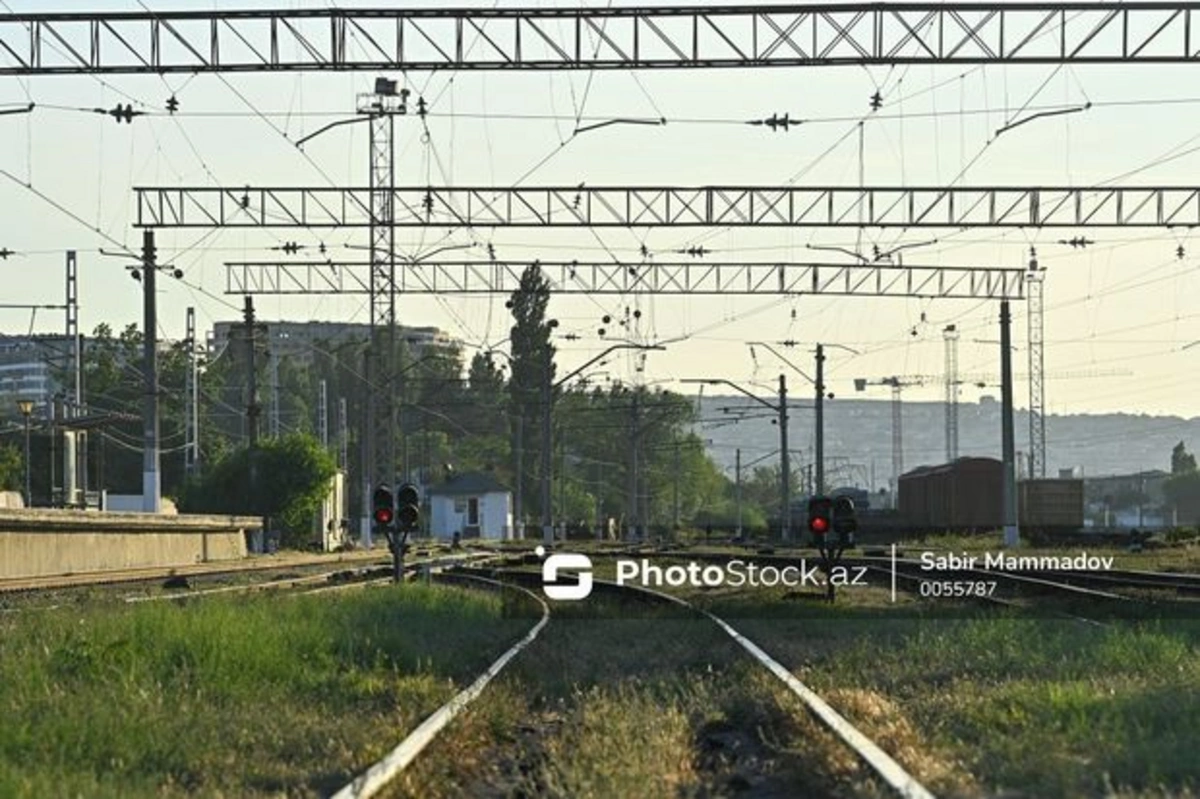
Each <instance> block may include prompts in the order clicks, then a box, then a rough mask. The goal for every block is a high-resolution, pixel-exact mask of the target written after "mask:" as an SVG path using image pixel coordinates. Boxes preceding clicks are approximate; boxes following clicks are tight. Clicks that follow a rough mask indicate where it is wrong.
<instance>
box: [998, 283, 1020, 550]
mask: <svg viewBox="0 0 1200 799" xmlns="http://www.w3.org/2000/svg"><path fill="white" fill-rule="evenodd" d="M1000 427H1001V439H1002V440H1001V448H1002V453H1003V459H1004V546H1006V547H1015V546H1017V545H1018V544H1019V543H1020V540H1021V539H1020V533H1019V531H1018V529H1017V473H1016V449H1017V447H1016V439H1015V438H1014V430H1013V376H1012V315H1011V312H1010V311H1009V307H1008V300H1002V301H1001V302H1000Z"/></svg>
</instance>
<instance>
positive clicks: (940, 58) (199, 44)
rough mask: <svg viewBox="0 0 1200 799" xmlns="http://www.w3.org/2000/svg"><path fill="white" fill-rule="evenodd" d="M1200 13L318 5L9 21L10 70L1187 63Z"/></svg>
mask: <svg viewBox="0 0 1200 799" xmlns="http://www.w3.org/2000/svg"><path fill="white" fill-rule="evenodd" d="M1198 12H1200V3H1187V2H1175V3H1171V2H1147V3H1116V2H1028V3H1026V2H1021V3H1013V2H995V0H993V2H985V3H945V4H942V3H931V2H923V3H922V2H915V3H914V2H908V3H886V4H885V3H870V4H861V3H860V4H851V3H838V4H828V5H819V4H811V3H810V4H782V5H764V4H760V5H744V6H738V5H724V6H721V5H715V6H699V5H693V6H680V7H675V8H663V7H641V8H588V9H578V8H574V9H572V8H557V9H556V8H515V9H499V8H492V9H484V8H476V9H461V8H459V9H432V8H426V9H394V8H393V9H313V10H243V11H201V10H195V11H170V12H152V11H136V12H81V13H51V14H24V13H22V14H7V15H4V16H0V74H18V75H37V74H73V73H86V74H95V73H154V74H162V73H166V72H189V73H191V72H217V71H220V72H237V71H243V72H250V71H284V70H313V71H317V70H320V71H328V70H430V69H606V68H611V69H624V68H631V67H637V68H656V67H658V68H662V67H665V68H681V67H683V68H696V67H762V66H803V65H822V64H906V63H953V64H978V63H1029V64H1038V63H1064V62H1066V63H1122V62H1131V61H1143V62H1159V63H1179V62H1190V61H1195V60H1197V59H1198V58H1200V53H1198V49H1200V35H1198V34H1200V13H1198Z"/></svg>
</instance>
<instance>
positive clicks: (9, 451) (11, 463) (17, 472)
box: [0, 444, 25, 491]
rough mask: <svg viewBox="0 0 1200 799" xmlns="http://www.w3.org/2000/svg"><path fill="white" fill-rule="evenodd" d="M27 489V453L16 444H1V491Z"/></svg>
mask: <svg viewBox="0 0 1200 799" xmlns="http://www.w3.org/2000/svg"><path fill="white" fill-rule="evenodd" d="M24 490H25V455H24V454H23V453H22V452H21V450H20V449H19V448H17V446H16V445H14V444H0V491H24Z"/></svg>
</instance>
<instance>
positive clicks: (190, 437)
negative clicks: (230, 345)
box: [183, 307, 200, 477]
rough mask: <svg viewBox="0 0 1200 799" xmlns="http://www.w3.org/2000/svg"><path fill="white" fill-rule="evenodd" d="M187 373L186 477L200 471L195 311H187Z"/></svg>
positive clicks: (184, 451) (184, 446)
mask: <svg viewBox="0 0 1200 799" xmlns="http://www.w3.org/2000/svg"><path fill="white" fill-rule="evenodd" d="M185 343H186V346H187V356H188V362H187V371H186V372H184V381H185V383H186V385H185V386H184V392H183V401H184V404H185V408H184V414H183V416H184V418H183V426H184V436H183V468H184V472H185V473H186V474H187V476H188V477H195V476H196V474H197V473H198V472H199V470H200V402H199V399H200V386H199V383H200V380H199V374H198V360H199V359H198V358H197V357H196V309H195V308H191V307H189V308H188V309H187V336H186V339H185Z"/></svg>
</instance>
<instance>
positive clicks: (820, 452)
mask: <svg viewBox="0 0 1200 799" xmlns="http://www.w3.org/2000/svg"><path fill="white" fill-rule="evenodd" d="M814 383H815V385H816V389H817V402H816V406H815V408H816V416H817V432H816V469H817V479H816V486H815V489H816V493H817V494H824V493H825V347H824V345H821V344H818V345H817V379H816V380H815V381H814Z"/></svg>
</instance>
